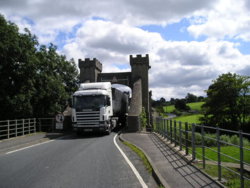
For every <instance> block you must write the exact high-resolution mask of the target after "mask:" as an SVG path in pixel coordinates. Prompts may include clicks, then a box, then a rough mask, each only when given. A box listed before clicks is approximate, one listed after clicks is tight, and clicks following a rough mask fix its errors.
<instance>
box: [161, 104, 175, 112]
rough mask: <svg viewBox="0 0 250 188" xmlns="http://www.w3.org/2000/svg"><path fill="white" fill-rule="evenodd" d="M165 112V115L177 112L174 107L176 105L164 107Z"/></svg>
mask: <svg viewBox="0 0 250 188" xmlns="http://www.w3.org/2000/svg"><path fill="white" fill-rule="evenodd" d="M163 110H164V112H165V113H171V112H173V111H174V110H175V107H174V105H170V106H164V107H163Z"/></svg>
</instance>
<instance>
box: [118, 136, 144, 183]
mask: <svg viewBox="0 0 250 188" xmlns="http://www.w3.org/2000/svg"><path fill="white" fill-rule="evenodd" d="M116 137H117V134H116V135H115V137H114V139H113V140H114V144H115V146H116V147H117V149H118V150H119V151H120V152H121V154H122V156H123V157H124V159H125V161H126V162H127V163H128V165H129V166H130V168H131V169H132V171H133V172H134V174H135V176H136V177H137V179H138V180H139V182H140V184H141V186H142V187H143V188H148V186H147V185H146V183H145V182H144V180H143V179H142V177H141V175H140V174H139V172H138V171H137V170H136V168H135V167H134V165H133V164H132V162H131V161H130V160H129V159H128V157H127V156H126V154H125V153H124V152H123V151H122V149H121V148H120V147H119V146H118V144H117V143H116Z"/></svg>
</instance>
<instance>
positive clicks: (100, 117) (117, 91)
mask: <svg viewBox="0 0 250 188" xmlns="http://www.w3.org/2000/svg"><path fill="white" fill-rule="evenodd" d="M130 97H131V89H130V88H129V87H128V86H125V85H121V84H113V85H112V84H111V83H110V82H96V83H82V84H80V87H79V89H78V90H77V91H76V92H75V93H74V94H73V97H72V99H73V101H72V124H73V129H74V131H76V133H78V134H80V133H82V132H96V131H97V132H103V133H106V134H110V132H111V131H112V130H113V129H114V128H116V127H118V126H119V125H124V124H125V122H126V116H127V113H128V108H129V98H130Z"/></svg>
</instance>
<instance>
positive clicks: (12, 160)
mask: <svg viewBox="0 0 250 188" xmlns="http://www.w3.org/2000/svg"><path fill="white" fill-rule="evenodd" d="M130 65H131V72H121V73H102V64H101V63H100V62H99V61H98V60H97V59H96V58H94V59H92V60H91V59H88V58H87V59H85V60H81V59H80V60H79V68H80V80H81V82H107V81H109V82H112V83H119V84H124V85H127V86H129V87H131V88H132V90H133V97H132V99H131V108H130V111H129V114H128V122H127V130H128V132H130V133H127V132H126V133H122V134H121V135H119V136H118V135H117V134H116V133H111V134H110V135H109V136H99V135H85V136H82V137H78V136H76V135H75V134H72V133H66V134H65V133H62V132H61V133H36V132H37V131H41V130H42V128H43V126H42V125H41V122H42V121H45V120H46V121H47V119H35V118H34V119H22V120H7V121H0V128H1V129H0V131H1V132H2V133H3V132H4V133H5V135H4V136H6V137H7V138H11V137H14V136H21V135H22V136H21V137H18V138H15V139H6V140H2V141H0V187H32V188H33V187H94V188H95V187H96V188H99V187H128V188H129V187H159V186H164V187H180V188H182V187H223V185H222V184H221V182H223V181H225V180H224V179H223V173H224V171H223V170H222V169H224V170H225V169H227V170H229V171H231V172H232V171H234V170H232V168H234V169H237V170H238V171H235V172H234V173H235V174H236V175H238V176H239V178H238V180H239V182H240V184H239V185H240V186H241V187H247V185H249V181H250V180H249V178H248V172H249V171H250V165H249V163H248V161H249V159H248V158H247V157H244V156H245V155H246V154H247V152H248V151H250V150H249V148H248V147H246V146H244V142H243V141H244V138H249V137H250V135H249V134H246V133H242V132H241V131H239V132H235V131H228V132H229V134H235V136H236V137H237V136H238V139H239V143H238V144H237V145H235V144H232V143H227V142H225V141H223V140H222V136H223V135H221V132H223V133H225V131H226V130H224V129H220V128H218V127H217V128H215V127H207V126H202V125H195V124H191V125H188V124H182V123H181V122H178V123H177V122H176V121H172V120H168V119H163V118H157V121H154V126H153V127H152V128H153V130H152V131H153V132H136V131H138V130H141V125H140V121H139V115H140V113H141V110H142V107H144V108H145V110H146V113H147V122H148V127H147V128H148V129H151V125H153V124H152V118H151V110H150V109H151V105H150V98H151V94H150V92H149V90H148V70H149V69H150V65H149V56H148V55H146V56H144V57H143V56H141V55H137V56H135V57H133V56H132V55H131V56H130ZM53 121H54V119H52V122H53ZM46 126H47V125H46ZM188 127H189V128H188ZM5 128H6V129H5ZM47 128H48V129H47V130H54V127H47ZM206 129H213V130H214V132H216V138H213V137H211V136H209V135H206V134H207V133H206ZM197 130H198V132H197ZM199 131H200V133H199ZM131 132H132V133H131ZM31 133H33V134H31ZM25 134H28V136H25ZM0 136H1V135H0ZM118 137H119V138H118ZM199 139H201V140H200V141H201V143H199ZM211 140H213V141H214V143H215V144H214V145H215V147H216V148H215V147H214V145H213V147H212V146H210V145H206V143H210V144H211ZM197 141H198V142H197ZM123 143H126V145H124V144H123ZM221 144H227V145H230V146H231V147H236V148H237V149H239V150H240V154H239V156H240V159H238V158H237V157H236V158H235V156H230V155H229V156H227V157H229V158H230V159H232V160H234V161H237V162H236V163H227V162H224V161H223V160H222V157H223V156H224V157H225V156H226V155H225V154H224V153H223V152H221ZM128 145H129V146H130V147H132V148H133V149H134V148H137V149H136V150H140V151H142V152H143V153H144V155H145V156H146V160H147V161H149V162H150V165H151V167H152V168H151V171H152V172H151V171H148V170H147V168H146V167H145V166H144V164H143V162H142V160H141V158H140V157H138V155H137V154H136V153H134V152H133V151H132V150H131V149H130V148H129V147H127V146H128ZM200 149H201V150H202V151H201V152H199V150H200ZM209 149H210V150H212V151H214V152H216V155H217V156H218V160H217V159H215V161H211V160H210V159H209V158H207V155H206V152H207V151H208V150H209ZM197 155H200V156H201V159H200V158H198V157H197ZM198 165H200V166H202V168H203V169H205V168H206V166H208V165H213V166H215V167H216V168H217V169H218V170H217V173H218V177H217V178H216V180H219V182H218V181H216V180H215V179H213V178H211V177H209V176H208V175H207V174H205V173H203V172H201V171H200V170H199V169H198V168H197V166H198ZM152 174H153V177H154V178H152ZM227 181H229V180H227Z"/></svg>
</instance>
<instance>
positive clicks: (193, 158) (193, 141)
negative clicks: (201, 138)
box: [192, 123, 196, 160]
mask: <svg viewBox="0 0 250 188" xmlns="http://www.w3.org/2000/svg"><path fill="white" fill-rule="evenodd" d="M195 158H196V153H195V124H194V123H192V160H195Z"/></svg>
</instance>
